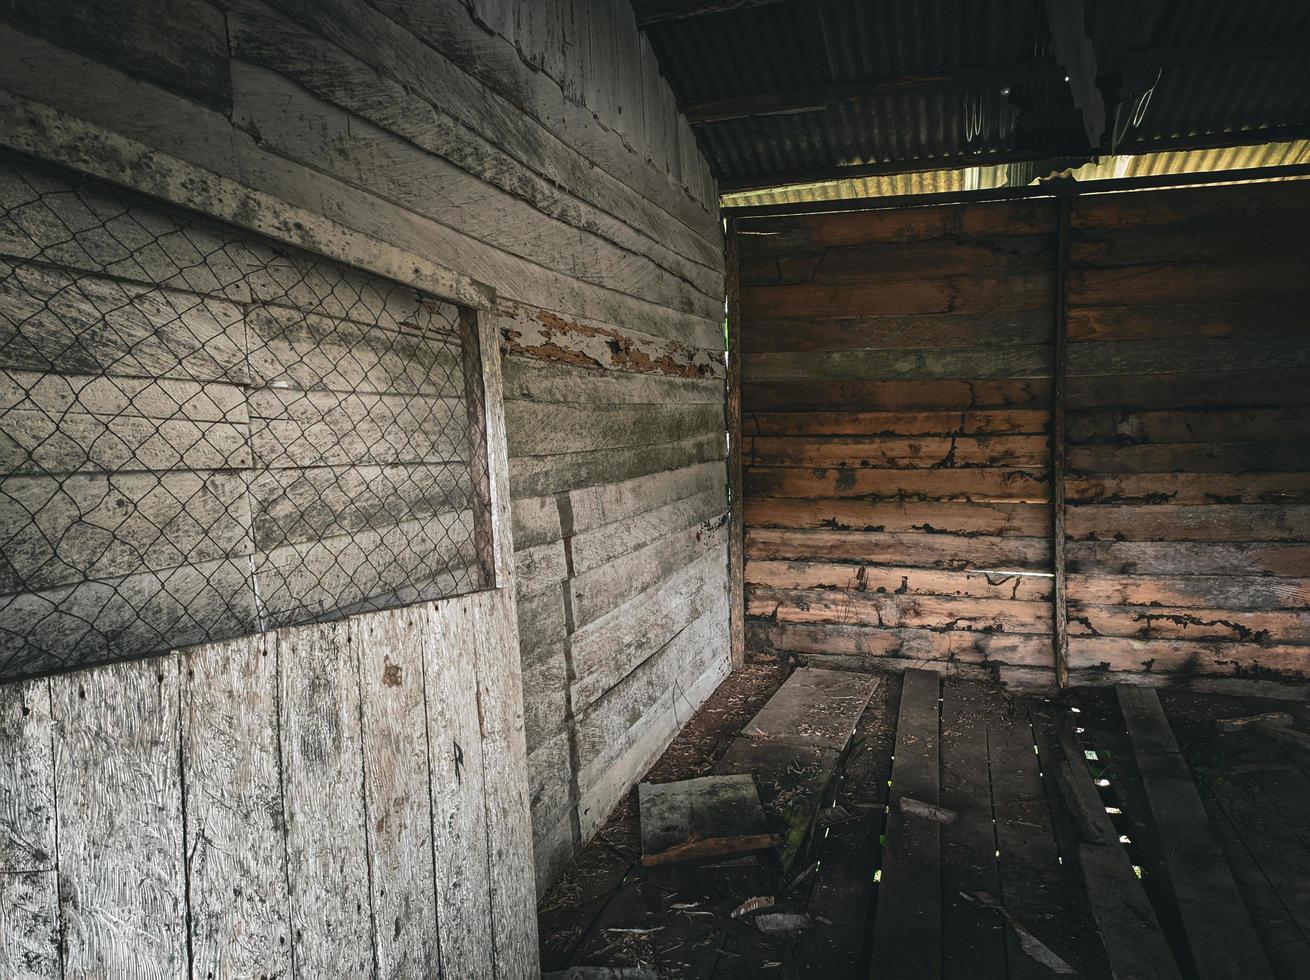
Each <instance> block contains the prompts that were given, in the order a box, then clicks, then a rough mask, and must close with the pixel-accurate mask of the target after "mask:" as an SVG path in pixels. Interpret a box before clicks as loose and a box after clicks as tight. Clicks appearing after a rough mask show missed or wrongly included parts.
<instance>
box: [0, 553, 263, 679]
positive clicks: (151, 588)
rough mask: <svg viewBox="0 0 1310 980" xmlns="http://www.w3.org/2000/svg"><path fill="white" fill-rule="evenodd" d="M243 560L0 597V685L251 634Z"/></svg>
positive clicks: (251, 603) (252, 613)
mask: <svg viewBox="0 0 1310 980" xmlns="http://www.w3.org/2000/svg"><path fill="white" fill-rule="evenodd" d="M258 623H259V617H258V615H257V612H256V609H255V596H254V592H253V590H252V588H251V585H250V562H249V560H248V559H241V560H232V559H220V560H217V561H210V562H200V563H197V564H194V565H182V566H179V567H177V568H172V569H166V570H162V571H152V572H139V573H136V574H132V575H127V576H122V577H119V578H113V579H105V580H101V581H93V582H81V583H78V584H76V585H71V586H62V587H59V588H55V589H49V590H43V591H34V592H24V593H21V594H18V595H13V596H7V597H5V598H2V599H0V637H2V638H3V639H0V680H6V681H7V680H13V679H17V678H21V677H27V676H31V675H33V674H39V673H48V672H50V671H56V670H64V669H67V668H69V667H73V666H77V667H87V666H91V665H94V664H98V663H105V662H107V661H110V660H121V659H123V658H125V657H140V656H142V655H143V654H146V653H150V652H155V651H160V650H164V649H168V648H170V647H175V646H190V645H192V644H195V643H200V642H203V641H205V640H208V639H214V638H220V637H230V636H241V635H244V634H246V633H251V632H254V631H255V630H256V629H257V628H258V625H257V624H258Z"/></svg>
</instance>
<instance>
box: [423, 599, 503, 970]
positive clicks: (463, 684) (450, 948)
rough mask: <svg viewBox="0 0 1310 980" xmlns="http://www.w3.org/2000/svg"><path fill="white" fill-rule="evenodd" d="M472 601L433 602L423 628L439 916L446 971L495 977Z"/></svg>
mask: <svg viewBox="0 0 1310 980" xmlns="http://www.w3.org/2000/svg"><path fill="white" fill-rule="evenodd" d="M474 602H475V599H474V597H472V596H465V597H462V598H459V599H452V600H449V601H447V602H440V603H436V604H435V605H432V606H429V607H427V610H428V611H427V615H428V623H427V626H426V628H425V630H424V632H423V678H424V680H423V683H424V690H425V692H426V695H425V696H426V711H427V722H428V752H429V772H430V774H431V778H432V845H433V852H434V859H435V867H436V874H435V877H436V884H437V898H436V915H437V921H438V923H439V927H440V930H441V967H442V973H443V975H444V976H448V977H464V976H466V977H490V976H492V975H493V965H492V946H491V943H490V941H489V940H490V937H491V934H492V932H491V928H492V926H491V879H490V868H489V864H488V862H489V854H488V840H487V814H486V810H485V808H484V806H483V802H482V797H483V794H484V793H485V791H486V777H485V767H484V762H483V753H482V738H483V736H482V721H481V712H480V710H479V700H478V681H477V655H476V645H475V642H474V641H473V639H472V636H473V630H474V628H475V623H476V610H475V607H474Z"/></svg>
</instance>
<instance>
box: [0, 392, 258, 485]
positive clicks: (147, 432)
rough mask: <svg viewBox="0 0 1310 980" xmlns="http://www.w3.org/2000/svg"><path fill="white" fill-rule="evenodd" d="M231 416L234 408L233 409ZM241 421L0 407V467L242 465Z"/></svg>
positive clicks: (70, 469)
mask: <svg viewBox="0 0 1310 980" xmlns="http://www.w3.org/2000/svg"><path fill="white" fill-rule="evenodd" d="M238 418H239V413H238ZM247 429H248V426H247V424H246V422H245V421H244V420H241V421H238V422H215V421H210V420H202V421H198V422H197V421H192V420H190V419H188V418H186V416H185V414H184V411H183V410H182V409H180V408H179V409H177V410H176V415H175V416H174V417H165V418H146V417H143V416H139V415H116V414H93V413H90V412H78V411H69V412H66V413H63V414H59V415H53V414H50V413H48V412H46V411H44V410H42V411H31V410H27V409H10V410H7V411H0V473H6V474H9V473H33V474H35V473H83V472H110V473H112V472H118V471H142V470H178V469H181V470H221V469H243V468H245V467H248V466H250V465H251V452H250V444H249V440H248V435H247Z"/></svg>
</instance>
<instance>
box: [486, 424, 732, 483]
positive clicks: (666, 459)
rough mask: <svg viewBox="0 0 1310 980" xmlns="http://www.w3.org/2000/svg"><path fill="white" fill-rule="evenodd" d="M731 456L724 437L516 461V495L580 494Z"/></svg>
mask: <svg viewBox="0 0 1310 980" xmlns="http://www.w3.org/2000/svg"><path fill="white" fill-rule="evenodd" d="M724 455H725V449H724V438H723V435H722V433H715V434H714V435H708V436H701V437H699V438H696V439H688V440H684V441H683V442H670V443H663V444H659V445H646V446H636V447H633V448H630V449H617V450H615V449H599V450H593V451H591V452H585V453H563V454H559V455H555V456H528V457H523V456H518V457H513V458H511V459H510V470H509V473H510V491H511V493H512V495H513V496H514V497H515V498H518V497H533V496H540V495H542V494H547V493H559V492H561V491H570V490H578V489H581V488H583V487H590V486H597V485H600V484H608V483H612V482H615V481H624V480H631V479H634V478H636V477H639V476H645V475H647V474H650V473H659V472H661V471H663V470H678V469H682V468H684V467H687V466H696V465H698V464H701V463H705V462H708V461H710V460H721V459H723V457H724Z"/></svg>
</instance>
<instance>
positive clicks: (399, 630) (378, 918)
mask: <svg viewBox="0 0 1310 980" xmlns="http://www.w3.org/2000/svg"><path fill="white" fill-rule="evenodd" d="M427 624H428V616H427V610H425V609H424V608H423V607H421V606H418V607H415V606H411V607H409V608H407V609H392V610H387V611H385V612H380V613H376V614H373V615H370V616H366V617H357V618H355V619H352V620H350V621H349V625H348V630H349V633H348V637H349V645H350V646H351V647H353V648H354V649H355V650H356V651H357V653H358V656H359V687H360V711H361V714H362V725H361V729H362V730H361V735H362V738H363V754H364V797H365V801H366V805H367V808H368V822H367V824H366V825H365V830H366V839H367V842H368V868H369V886H370V888H371V890H372V909H373V920H374V931H373V948H374V951H375V955H376V957H377V971H378V975H379V976H387V977H401V976H434V975H436V974H437V973H439V972H440V967H441V958H440V952H441V951H440V938H439V922H438V918H437V915H438V911H437V908H436V895H437V892H436V887H437V886H436V869H435V859H434V854H433V840H432V800H431V778H430V773H429V768H428V767H429V753H428V740H427V738H426V737H425V736H426V732H427V715H426V703H425V696H426V692H425V685H424V676H423V674H424V671H423V634H424V631H425V630H426V628H427Z"/></svg>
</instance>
